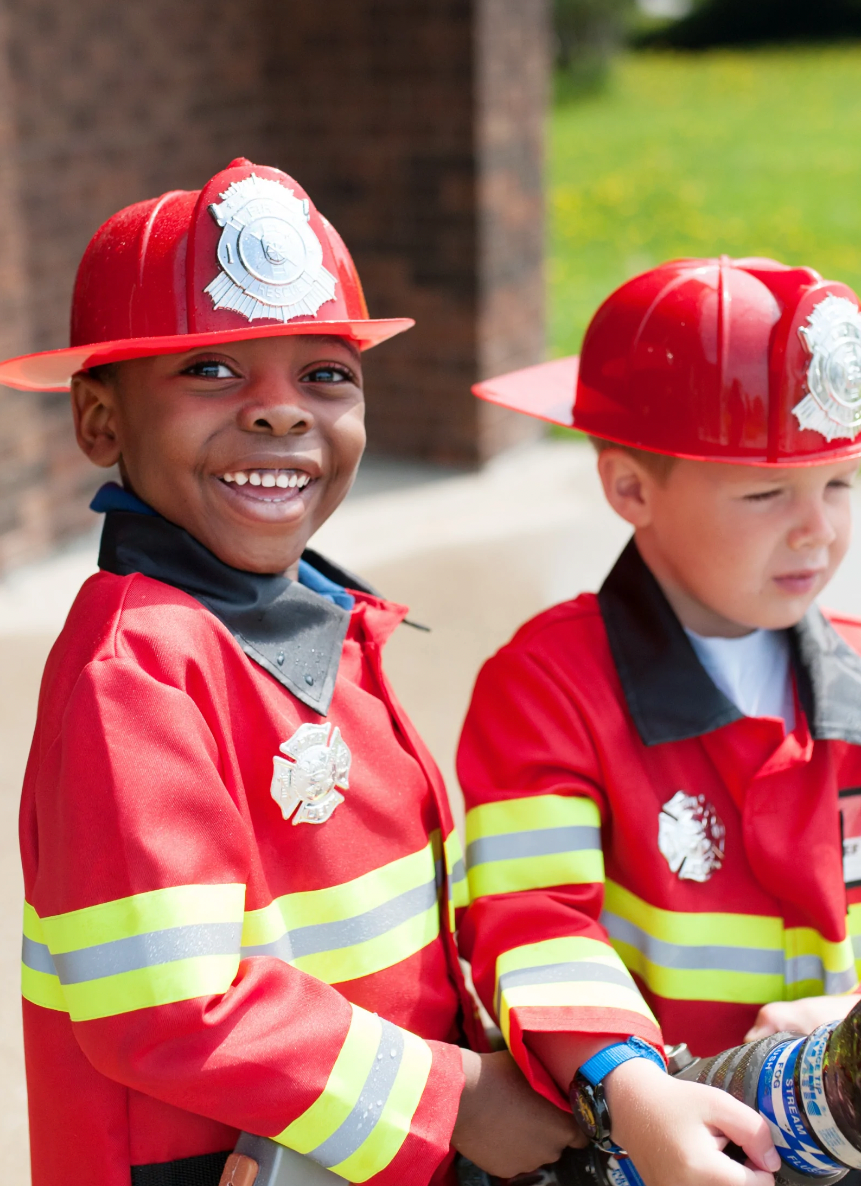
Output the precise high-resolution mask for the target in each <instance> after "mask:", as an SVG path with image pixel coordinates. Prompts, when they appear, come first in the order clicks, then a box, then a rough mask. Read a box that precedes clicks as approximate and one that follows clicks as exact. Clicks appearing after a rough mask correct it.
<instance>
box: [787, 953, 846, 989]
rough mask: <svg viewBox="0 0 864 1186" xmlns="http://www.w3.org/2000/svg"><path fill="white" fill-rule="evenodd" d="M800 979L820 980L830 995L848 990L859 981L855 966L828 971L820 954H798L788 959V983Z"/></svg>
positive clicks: (793, 982)
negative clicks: (840, 970)
mask: <svg viewBox="0 0 864 1186" xmlns="http://www.w3.org/2000/svg"><path fill="white" fill-rule="evenodd" d="M799 980H819V981H822V982H823V983H824V985H825V992H826V993H827V994H828V995H829V996H834V995H835V994H837V993H841V992H846V991H847V990H848V989H850V988H854V987H855V985H856V984H857V983H858V974H857V972H856V971H855V969H854V968H844V969H843V971H842V972H826V971H825V965H824V964H823V963H822V960H821V958H820V957H819V956H818V955H796V956H792V957H790V958H789V959H787V960H786V983H787V984H797V982H798V981H799Z"/></svg>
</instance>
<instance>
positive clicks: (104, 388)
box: [71, 371, 120, 469]
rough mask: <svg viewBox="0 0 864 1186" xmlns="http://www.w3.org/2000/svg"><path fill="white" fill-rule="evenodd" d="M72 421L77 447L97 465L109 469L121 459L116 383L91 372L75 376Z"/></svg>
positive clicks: (79, 372)
mask: <svg viewBox="0 0 864 1186" xmlns="http://www.w3.org/2000/svg"><path fill="white" fill-rule="evenodd" d="M71 394H72V418H73V420H74V421H75V438H76V440H77V441H78V447H79V449H81V451H82V452H83V453H86V454H87V456H88V457H89V458H90V460H91V461H92V462H93V464H94V465H99V466H101V467H102V468H103V469H109V468H110V467H111V466H112V465H116V464H117V462H118V461H119V460H120V444H119V442H118V440H117V434H116V421H117V393H116V391H115V388H114V385H113V383H110V382H103V380H102V379H97V378H96V376H95V375H91V374H90V373H89V372H88V371H78V372H77V374H75V375H73V376H72V392H71Z"/></svg>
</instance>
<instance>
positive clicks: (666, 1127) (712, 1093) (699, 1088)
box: [604, 1058, 780, 1186]
mask: <svg viewBox="0 0 864 1186" xmlns="http://www.w3.org/2000/svg"><path fill="white" fill-rule="evenodd" d="M604 1087H605V1089H606V1098H607V1100H608V1102H609V1113H610V1116H611V1118H612V1139H613V1140H614V1141H616V1142H617V1144H619V1145H620V1146H621V1147H622V1148H623V1149H626V1150H627V1152H628V1153H629V1154H630V1156H631V1158H632V1160H633V1164H634V1166H635V1167H636V1169H637V1170H638V1171H639V1173H640V1175H641V1177H642V1179H643V1181H644V1182H645V1186H772V1184H773V1181H774V1176H773V1175H774V1173H775V1172H776V1171H777V1170H778V1169H779V1168H780V1157H779V1155H778V1153H777V1150H776V1149H775V1148H774V1145H773V1143H772V1141H771V1135H770V1133H769V1131H768V1125H767V1124H766V1123H765V1121H764V1120H763V1119H762V1117H761V1116H760V1115H759V1114H758V1112H754V1111H753V1110H752V1108H748V1107H747V1106H746V1104H742V1103H739V1101H738V1100H736V1099H734V1098H733V1097H732V1096H731V1095H726V1093H725V1092H723V1091H719V1090H718V1089H717V1088H716V1087H705V1086H703V1085H702V1084H701V1083H688V1082H686V1081H684V1080H678V1079H673V1078H671V1077H670V1076H668V1075H666V1074H664V1073H663V1072H662V1071H661V1070H660V1068H659V1067H657V1066H655V1065H654V1064H653V1063H651V1062H649V1061H648V1060H647V1059H644V1058H634V1059H632V1060H631V1061H630V1062H627V1063H624V1064H622V1065H621V1066H620V1067H617V1068H616V1069H615V1070H614V1071H612V1072H611V1073H610V1074H609V1075H607V1077H606V1079H605V1080H604ZM727 1140H731V1141H734V1142H735V1144H736V1145H740V1146H741V1148H742V1149H743V1150H744V1152H745V1153H746V1154H747V1157H748V1161H747V1165H746V1166H745V1165H739V1164H738V1163H737V1162H734V1161H732V1160H731V1158H729V1157H726V1156H725V1154H724V1153H723V1152H722V1149H723V1147H724V1146H725V1144H726V1143H727Z"/></svg>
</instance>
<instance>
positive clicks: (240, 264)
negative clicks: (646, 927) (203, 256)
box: [204, 173, 336, 321]
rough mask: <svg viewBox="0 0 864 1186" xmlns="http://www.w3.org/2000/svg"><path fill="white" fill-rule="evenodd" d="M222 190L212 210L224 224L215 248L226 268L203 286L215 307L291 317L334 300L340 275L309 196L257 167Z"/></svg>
mask: <svg viewBox="0 0 864 1186" xmlns="http://www.w3.org/2000/svg"><path fill="white" fill-rule="evenodd" d="M219 196H220V197H221V198H222V201H221V202H214V203H213V204H212V205H211V206H210V213H211V214H212V215H213V218H214V219H215V220H216V222H217V223H218V225H219V226H221V227H223V228H224V229H223V231H222V234H221V236H220V238H219V245H218V247H217V248H216V258H217V259H218V260H219V266H220V268H221V269H222V270H221V271H220V273H219V275H218V276H217V277H216V278H215V279H214V280H212V281H211V282H210V283H209V284H208V285H207V287H206V288H205V290H204V291H205V292H207V293H209V294H210V296H211V297H212V298H213V304H214V306H215V308H217V309H233V310H234V311H235V312H236V313H242V315H243V316H244V317H246V318H248V319H249V321H252V320H254V318H256V317H269V318H272V319H273V320H275V321H291V320H292V319H293V318H295V317H302V316H303V315H304V314H307V315H309V316H313V317H314V315H315V314H316V313H317V312H318V310H319V309H320V307H321V306H322V305H323V304H324V302H325V301H332V300H333V295H334V293H335V291H336V280H335V278H334V277H333V276H331V275H330V273H329V272H328V271H327V269H326V268H325V267H324V265H323V262H322V261H323V258H324V253H323V251H322V249H321V244H320V243H319V241H318V236H317V235H316V234H315V232H314V231H313V230H312V228H311V227H310V226H309V202H308V200H307V199H305V198H304V199H302V200H301V199H300V198H297V197H295V196H294V191H293V190H291V189H288V188H287V187H286V186H284V185H280V184H279V182H278V181H270V180H268V179H267V178H265V177H258V176H257V175H256V174H255V173H252V174H251V176H249V177H244V178H243V180H242V181H235V182H233V183H232V184H231V185H229V186H228V188H227V189H226V191H225V193H224V194H220V195H219Z"/></svg>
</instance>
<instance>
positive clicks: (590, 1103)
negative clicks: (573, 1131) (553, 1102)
mask: <svg viewBox="0 0 864 1186" xmlns="http://www.w3.org/2000/svg"><path fill="white" fill-rule="evenodd" d="M570 1107H571V1108H572V1109H573V1118H574V1119H575V1121H576V1123H577V1124H578V1125H579V1127H580V1128H581V1130H582V1131H583V1132H584V1133H585V1136H586V1137H587V1138H588V1140H589V1141H596V1140H597V1139H598V1137H599V1135H600V1126H599V1124H598V1116H597V1106H596V1103H595V1100H594V1092H593V1091H592V1089H591V1085H590V1083H587V1082H586V1081H585V1080H584V1079H575V1080H574V1081H573V1083H572V1084H571V1087H570Z"/></svg>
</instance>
